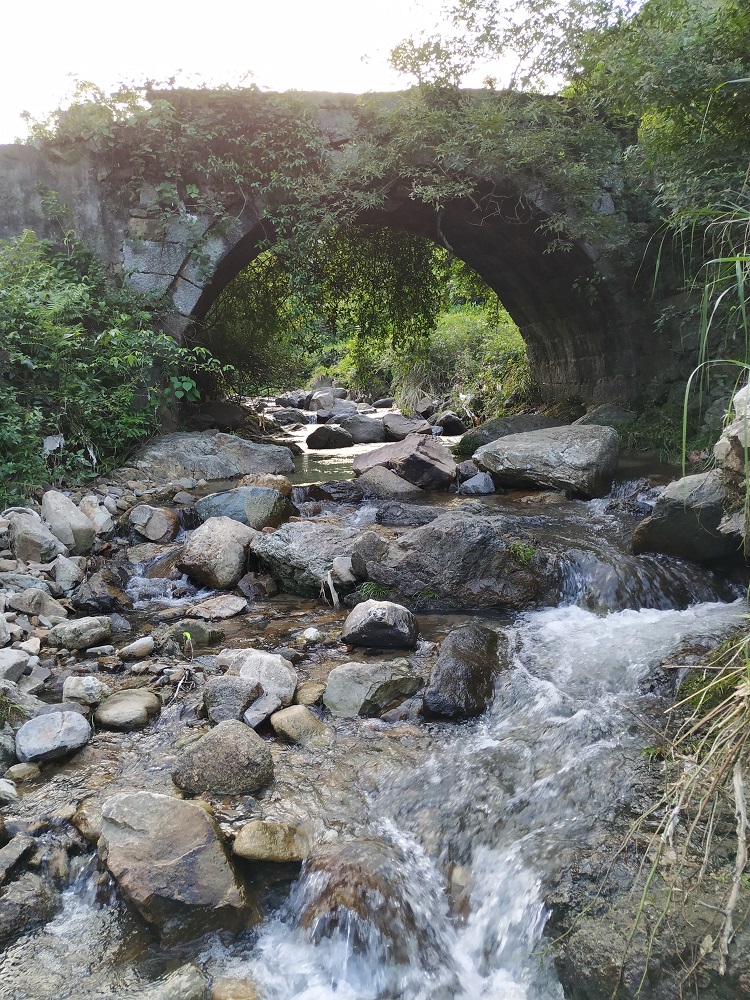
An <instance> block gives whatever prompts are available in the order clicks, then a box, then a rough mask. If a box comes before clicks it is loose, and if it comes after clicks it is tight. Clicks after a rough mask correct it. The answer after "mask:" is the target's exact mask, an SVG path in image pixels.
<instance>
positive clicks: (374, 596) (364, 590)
mask: <svg viewBox="0 0 750 1000" xmlns="http://www.w3.org/2000/svg"><path fill="white" fill-rule="evenodd" d="M355 594H356V596H357V598H358V599H359V600H360V601H387V600H388V599H389V598H390V596H391V588H390V587H388V586H386V584H384V583H376V582H375V581H374V580H365V582H364V583H360V585H359V586H358V587H357V589H356V591H355Z"/></svg>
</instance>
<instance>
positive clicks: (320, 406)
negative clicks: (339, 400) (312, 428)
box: [307, 389, 336, 413]
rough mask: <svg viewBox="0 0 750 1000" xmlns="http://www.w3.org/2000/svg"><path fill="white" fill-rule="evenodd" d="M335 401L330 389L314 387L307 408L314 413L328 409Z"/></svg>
mask: <svg viewBox="0 0 750 1000" xmlns="http://www.w3.org/2000/svg"><path fill="white" fill-rule="evenodd" d="M335 402H336V397H335V396H334V395H333V393H332V392H331V391H330V389H316V391H315V392H314V393H313V394H312V396H311V397H310V399H309V400H308V403H307V408H308V410H312V411H313V413H316V412H317V411H318V410H330V409H332V408H333V406H334V404H335Z"/></svg>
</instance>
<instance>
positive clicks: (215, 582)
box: [177, 517, 257, 590]
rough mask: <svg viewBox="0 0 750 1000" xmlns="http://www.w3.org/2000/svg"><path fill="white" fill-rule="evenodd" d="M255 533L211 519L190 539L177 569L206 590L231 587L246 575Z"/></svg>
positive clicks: (224, 519)
mask: <svg viewBox="0 0 750 1000" xmlns="http://www.w3.org/2000/svg"><path fill="white" fill-rule="evenodd" d="M256 534H257V532H255V531H253V529H252V528H249V527H247V525H244V524H240V522H239V521H235V520H233V519H232V518H230V517H210V518H209V519H208V520H207V521H206V522H205V523H204V524H202V525H201V526H200V527H199V528H196V529H195V531H194V532H193V533H192V535H191V536H190V540H189V541H188V542H187V544H186V545H185V548H184V549H183V550H182V553H181V554H180V557H179V561H178V563H177V565H178V568H179V569H180V570H181V571H182V572H183V573H187V574H188V576H189V577H191V578H192V579H194V580H197V581H198V582H199V583H203V584H205V585H206V586H207V587H211V588H215V589H217V590H222V589H226V588H228V587H233V586H234V585H235V584H236V583H237V581H238V580H240V579H241V577H242V576H243V574H244V572H245V562H246V559H247V551H248V548H249V546H250V543H251V541H252V540H253V538H254V536H255V535H256Z"/></svg>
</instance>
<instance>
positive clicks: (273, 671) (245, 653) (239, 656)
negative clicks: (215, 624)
mask: <svg viewBox="0 0 750 1000" xmlns="http://www.w3.org/2000/svg"><path fill="white" fill-rule="evenodd" d="M219 666H222V667H227V668H228V670H229V672H230V674H235V675H239V677H241V678H243V679H244V680H247V681H250V682H251V683H253V684H258V685H260V687H261V688H262V689H263V692H264V693H265V694H266V695H272V696H273V697H275V698H278V702H279V704H280V705H284V706H286V705H291V703H292V698H293V697H294V690H295V688H296V687H297V671H296V670H295V669H294V667H293V666H292V664H291V663H290V662H289V660H287V659H285V658H284V657H283V656H279V654H278V653H266V652H264V651H263V650H261V649H222V651H221V652H220V653H219Z"/></svg>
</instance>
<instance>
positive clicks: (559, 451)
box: [474, 425, 619, 497]
mask: <svg viewBox="0 0 750 1000" xmlns="http://www.w3.org/2000/svg"><path fill="white" fill-rule="evenodd" d="M618 451H619V438H618V436H617V432H616V431H614V430H613V429H612V428H611V427H600V426H596V425H590V426H587V427H586V426H584V427H553V428H549V429H545V430H538V431H528V432H527V433H525V434H511V435H508V436H507V437H503V438H500V439H499V440H497V441H493V442H491V443H490V444H486V445H483V446H482V447H481V448H479V449H478V451H476V452H475V453H474V461H475V462H476V463H477V464H478V465H480V466H482V467H483V468H484V469H486V470H487V471H489V472H491V473H492V478H493V479H494V480H495V482H496V483H500V484H501V485H503V486H535V487H538V488H540V489H561V490H569V491H571V492H572V493H577V494H581V495H582V496H585V497H597V496H604V495H605V494H606V493H607V492H608V491H609V489H610V487H611V485H612V479H613V477H614V474H615V472H616V471H617V456H618Z"/></svg>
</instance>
